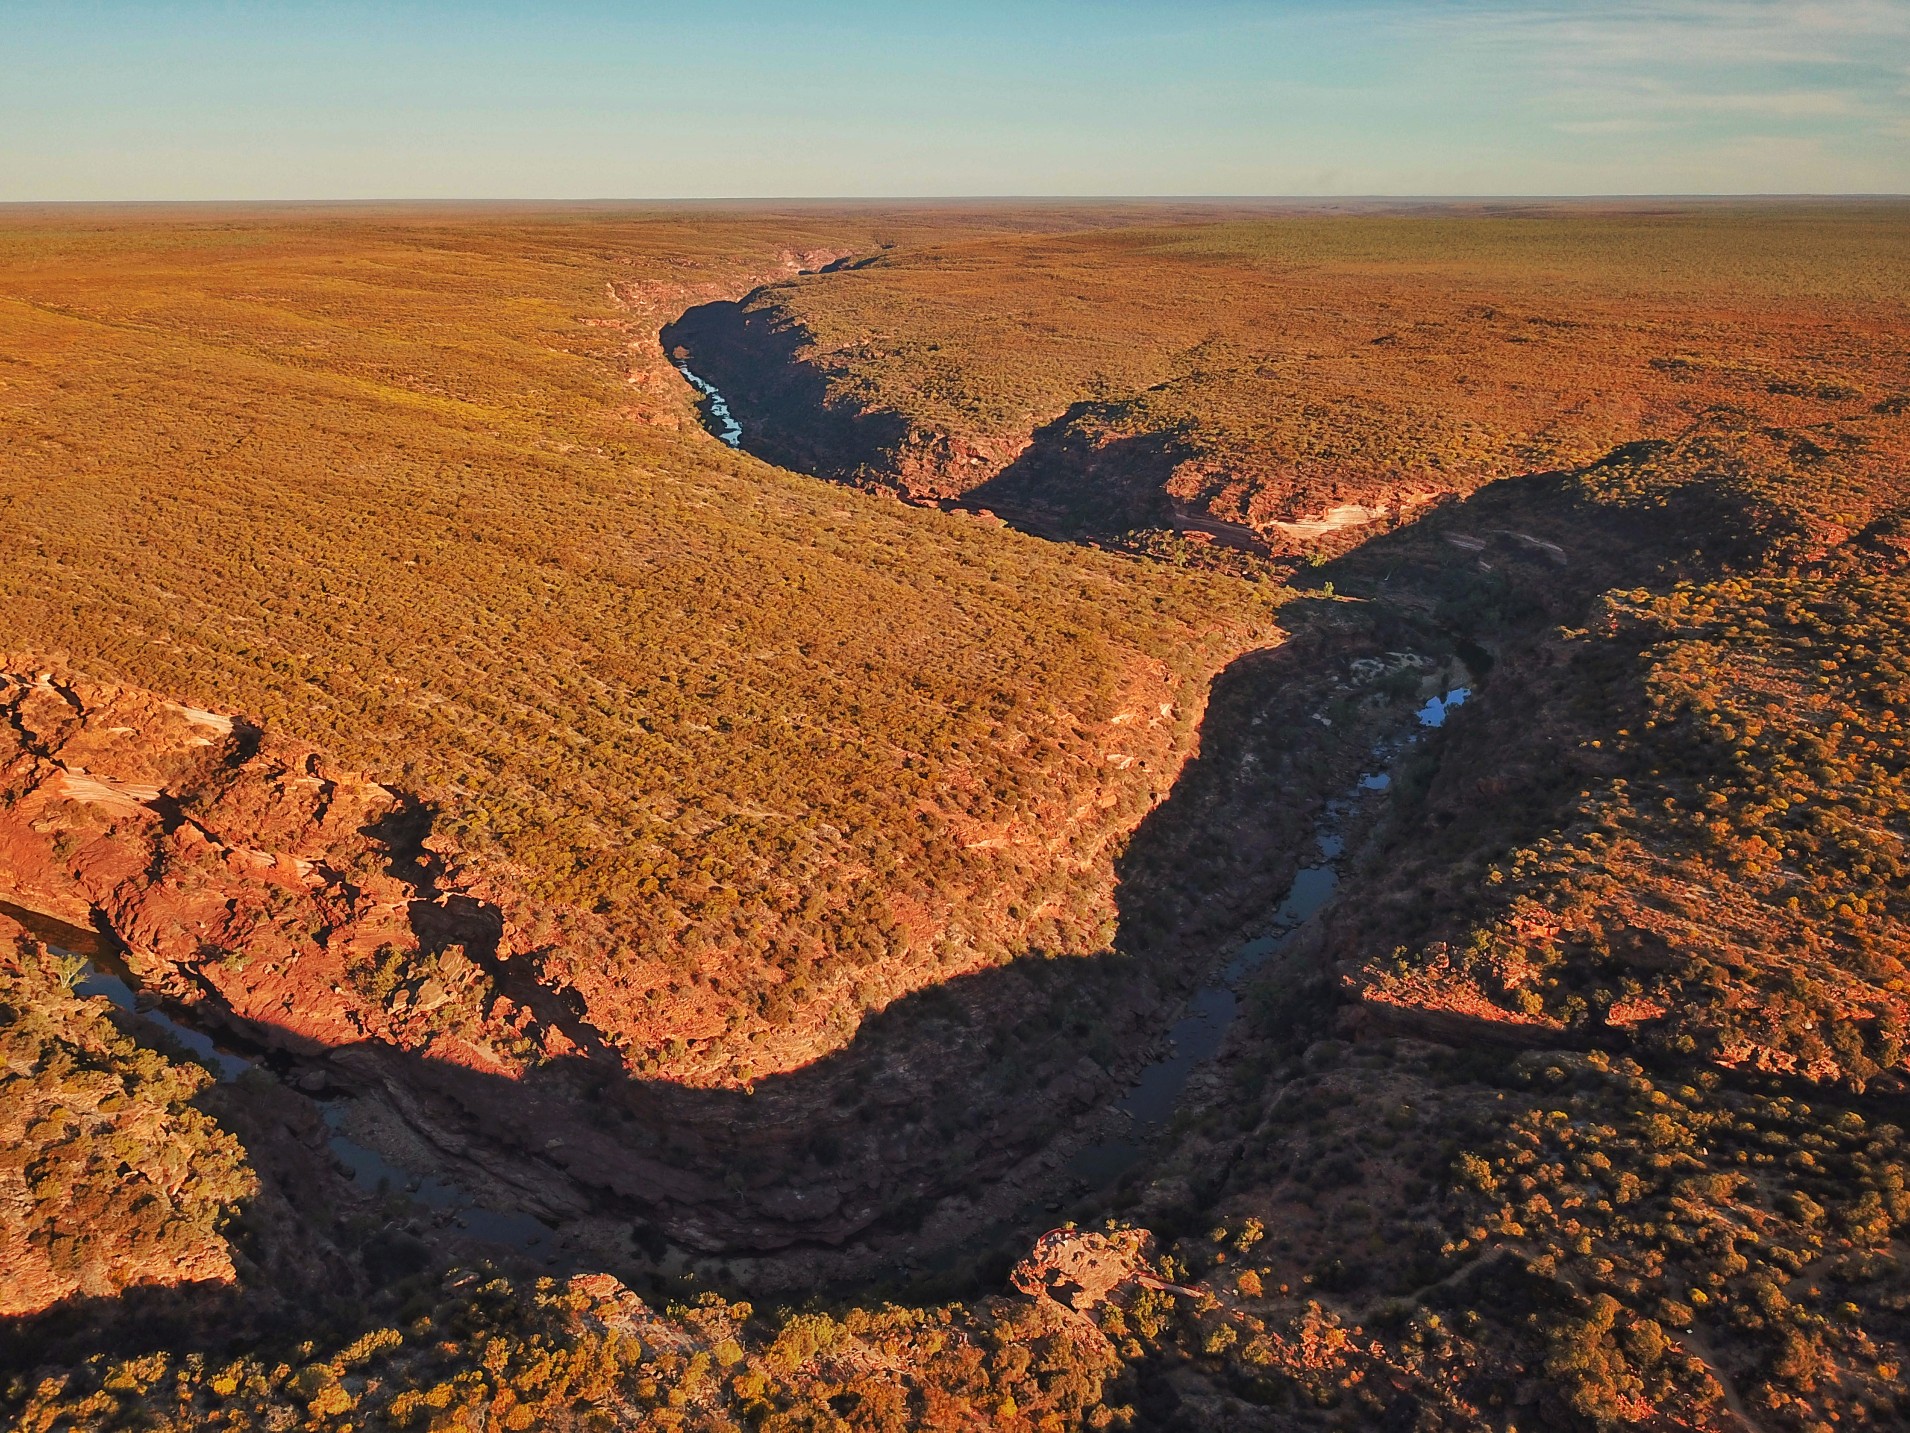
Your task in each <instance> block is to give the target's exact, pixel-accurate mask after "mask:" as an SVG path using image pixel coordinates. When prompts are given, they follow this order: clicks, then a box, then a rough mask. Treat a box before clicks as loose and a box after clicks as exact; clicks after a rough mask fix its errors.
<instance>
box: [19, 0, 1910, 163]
mask: <svg viewBox="0 0 1910 1433" xmlns="http://www.w3.org/2000/svg"><path fill="white" fill-rule="evenodd" d="M1907 190H1910V0H1791V3H1782V0H1630V3H1577V4H1572V3H1555V4H1520V3H1512V0H1416V3H1408V0H1370V3H1367V0H1347V3H1337V4H1335V3H1324V0H1180V3H1171V4H1170V3H1147V2H1146V0H1024V3H1020V4H1011V3H994V0H974V3H962V0H941V3H914V4H904V3H887V4H879V3H863V0H808V3H802V4H796V3H767V0H727V3H722V4H706V3H701V0H676V3H670V4H656V3H648V0H625V3H611V0H597V3H530V0H468V3H463V4H437V3H409V0H385V3H380V4H356V3H352V4H344V3H299V0H276V3H263V0H139V3H128V2H127V0H61V3H43V0H0V200H30V199H213V198H234V199H253V198H404V197H417V198H432V197H435V198H460V197H521V198H592V197H629V198H646V197H717V196H838V195H840V196H848V195H872V196H886V195H977V194H1002V195H1012V194H1055V195H1103V194H1583V193H1747V192H1767V193H1768V192H1852V191H1856V192H1904V191H1907Z"/></svg>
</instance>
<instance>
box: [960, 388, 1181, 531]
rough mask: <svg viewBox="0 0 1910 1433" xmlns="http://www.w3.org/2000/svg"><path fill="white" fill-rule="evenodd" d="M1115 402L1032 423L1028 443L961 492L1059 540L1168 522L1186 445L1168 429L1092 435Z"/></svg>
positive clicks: (975, 504) (1076, 407)
mask: <svg viewBox="0 0 1910 1433" xmlns="http://www.w3.org/2000/svg"><path fill="white" fill-rule="evenodd" d="M1118 406H1119V405H1116V404H1109V403H1094V402H1088V403H1076V404H1073V405H1072V406H1071V407H1069V409H1068V411H1067V412H1065V413H1063V414H1062V415H1061V416H1060V417H1059V418H1056V419H1055V420H1054V421H1053V422H1052V423H1044V424H1043V425H1042V426H1041V427H1039V428H1037V429H1035V432H1034V439H1033V441H1032V442H1030V443H1029V445H1028V447H1027V450H1026V451H1025V452H1023V453H1022V454H1021V456H1020V457H1018V458H1016V459H1015V461H1014V462H1012V463H1010V464H1009V465H1008V466H1007V467H1006V468H1003V469H1002V470H1001V472H999V473H997V474H996V475H995V476H994V477H992V478H989V479H988V480H987V481H985V482H982V483H978V484H977V485H976V486H974V487H972V488H970V489H969V490H968V491H967V493H965V494H964V495H963V498H962V505H963V506H964V507H970V508H986V509H988V510H989V511H990V512H993V513H995V514H996V515H997V516H999V517H1001V518H1002V519H1004V520H1005V521H1007V522H1008V523H1010V524H1011V525H1013V526H1015V527H1018V528H1020V529H1021V530H1022V531H1023V532H1030V533H1033V534H1034V535H1035V536H1037V537H1046V538H1053V539H1055V540H1057V541H1062V542H1082V541H1088V540H1091V539H1097V538H1101V539H1106V538H1115V537H1119V536H1120V535H1121V534H1123V533H1125V532H1130V531H1132V530H1133V529H1135V528H1146V527H1167V526H1170V525H1171V524H1172V523H1173V520H1174V507H1173V502H1172V500H1171V499H1170V498H1169V497H1168V495H1167V483H1168V479H1170V478H1172V477H1173V476H1174V469H1175V468H1176V467H1177V466H1179V465H1180V463H1181V462H1183V461H1184V460H1185V459H1186V458H1188V457H1189V456H1190V455H1191V451H1192V450H1191V449H1189V448H1188V447H1187V445H1186V444H1185V443H1184V442H1183V441H1182V440H1181V438H1180V436H1179V435H1178V434H1176V433H1173V432H1158V433H1136V434H1130V435H1128V436H1125V437H1119V438H1106V437H1102V436H1099V435H1097V433H1096V427H1097V420H1101V419H1107V418H1112V417H1114V416H1116V412H1117V409H1118Z"/></svg>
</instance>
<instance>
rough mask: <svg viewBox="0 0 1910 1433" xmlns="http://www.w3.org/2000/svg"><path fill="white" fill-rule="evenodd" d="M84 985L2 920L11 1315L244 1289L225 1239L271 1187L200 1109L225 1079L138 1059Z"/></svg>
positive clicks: (2, 1138) (66, 965) (156, 1058)
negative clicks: (154, 1292)
mask: <svg viewBox="0 0 1910 1433" xmlns="http://www.w3.org/2000/svg"><path fill="white" fill-rule="evenodd" d="M84 969H85V967H84V964H83V963H82V962H81V961H79V960H78V959H76V958H74V957H72V956H65V955H55V954H52V953H49V952H48V951H47V949H46V948H45V947H44V946H42V945H41V944H40V943H39V942H38V941H36V940H33V939H32V938H30V937H28V936H27V935H26V934H25V933H24V932H22V931H21V930H20V929H19V928H18V927H17V926H15V925H13V923H12V922H11V921H9V920H7V919H6V918H5V917H4V916H0V1256H3V1259H0V1262H4V1266H5V1269H6V1278H5V1280H4V1281H0V1314H16V1313H21V1312H37V1311H38V1310H39V1309H41V1308H43V1307H45V1306H46V1305H47V1304H50V1303H53V1302H56V1301H57V1300H60V1299H63V1298H75V1297H85V1298H98V1297H105V1296H110V1295H114V1294H117V1293H119V1292H120V1291H121V1290H123V1289H125V1288H127V1287H129V1286H131V1285H138V1284H146V1283H157V1284H178V1283H190V1282H196V1281H210V1282H222V1281H227V1280H230V1279H231V1278H232V1276H233V1268H232V1260H231V1258H230V1256H229V1254H228V1252H227V1249H226V1245H225V1241H224V1239H223V1238H222V1237H221V1234H220V1231H221V1229H222V1227H223V1226H224V1224H225V1222H226V1220H227V1218H228V1216H229V1215H230V1214H231V1213H232V1212H233V1209H234V1207H235V1205H236V1204H237V1203H238V1202H239V1201H241V1200H243V1199H245V1198H247V1197H248V1196H250V1195H251V1194H252V1192H253V1190H254V1187H255V1183H256V1181H255V1180H254V1178H253V1175H252V1172H251V1170H250V1169H248V1168H247V1167H246V1165H245V1162H244V1151H243V1150H242V1149H241V1148H240V1147H239V1145H238V1143H237V1142H236V1141H235V1140H234V1139H233V1138H232V1137H231V1136H230V1135H229V1134H227V1133H226V1132H225V1131H224V1130H222V1129H220V1128H219V1126H218V1125H217V1124H216V1123H214V1121H213V1120H212V1119H210V1118H209V1117H208V1116H206V1115H204V1114H202V1113H201V1112H200V1111H199V1110H197V1109H195V1108H194V1107H193V1105H192V1100H193V1097H194V1096H195V1095H197V1094H198V1093H199V1092H200V1091H201V1090H203V1089H204V1088H205V1087H206V1086H207V1085H209V1084H210V1083H211V1082H212V1077H211V1076H210V1075H208V1074H207V1073H206V1072H205V1071H204V1070H203V1069H201V1068H200V1067H199V1066H198V1065H195V1064H191V1063H187V1062H184V1061H178V1060H172V1059H168V1058H167V1057H166V1056H164V1055H162V1054H160V1053H158V1052H157V1051H154V1050H151V1049H143V1048H141V1047H140V1046H138V1045H136V1044H135V1043H134V1042H133V1041H132V1040H131V1039H130V1038H128V1036H127V1035H126V1034H124V1033H123V1032H122V1031H121V1030H120V1029H119V1027H118V1025H117V1024H116V1023H115V1020H114V1018H113V1017H112V1015H111V1014H109V1012H110V1010H111V1007H110V1005H109V1004H108V1002H107V1001H106V1000H105V999H104V998H103V997H99V996H93V997H90V998H89V997H85V996H81V995H78V994H76V993H75V992H74V989H73V987H74V985H75V983H76V982H77V980H78V978H79V977H80V975H81V974H83V972H84Z"/></svg>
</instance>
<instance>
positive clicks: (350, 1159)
mask: <svg viewBox="0 0 1910 1433" xmlns="http://www.w3.org/2000/svg"><path fill="white" fill-rule="evenodd" d="M0 915H5V916H8V917H10V918H11V919H13V920H14V921H16V922H18V923H19V924H20V925H21V926H23V927H25V928H26V929H27V930H28V931H30V932H31V933H32V934H33V935H34V936H35V937H36V938H37V939H39V940H40V941H41V942H43V943H44V944H45V945H46V947H47V949H48V950H51V951H54V952H55V953H57V954H60V955H67V956H73V957H76V958H78V959H80V960H84V961H85V962H86V966H85V970H84V972H83V973H82V974H81V975H80V977H79V979H78V980H77V981H75V982H74V985H73V989H74V992H75V993H76V994H79V995H88V996H104V997H105V998H106V999H108V1000H110V1001H112V1003H113V1004H114V1005H117V1006H118V1007H119V1008H120V1009H121V1010H124V1011H125V1012H126V1013H127V1014H129V1015H132V1016H134V1017H135V1018H137V1019H139V1020H141V1021H143V1022H144V1023H145V1024H147V1025H148V1026H150V1027H152V1028H153V1029H154V1030H156V1031H158V1032H160V1034H161V1035H163V1036H164V1038H165V1040H169V1041H171V1042H172V1043H173V1044H175V1045H177V1046H179V1047H180V1048H182V1049H184V1050H186V1051H188V1052H189V1053H190V1054H191V1055H193V1056H194V1057H195V1058H196V1059H197V1060H198V1061H199V1063H200V1064H202V1065H204V1066H205V1067H206V1068H207V1069H208V1070H210V1071H212V1073H213V1074H214V1075H215V1076H217V1078H218V1079H219V1080H220V1081H221V1082H223V1083H227V1084H230V1083H231V1082H233V1081H235V1080H237V1079H239V1078H240V1077H241V1076H242V1075H244V1074H245V1073H246V1072H247V1071H249V1070H254V1069H260V1068H261V1067H263V1068H264V1069H265V1070H266V1072H267V1073H268V1075H272V1074H275V1073H276V1072H274V1071H273V1070H272V1068H271V1066H270V1064H268V1063H267V1061H266V1060H265V1058H264V1057H261V1058H258V1059H252V1058H248V1057H247V1056H245V1055H242V1054H239V1053H238V1052H236V1051H234V1050H232V1049H231V1048H229V1047H228V1046H226V1045H224V1044H221V1043H219V1042H218V1041H215V1040H214V1039H213V1038H212V1037H211V1036H209V1035H207V1034H205V1033H204V1032H203V1031H200V1030H194V1029H192V1028H191V1027H190V1026H187V1025H182V1024H180V1023H179V1022H178V1021H177V1020H175V1019H173V1018H172V1017H171V1016H170V1015H168V1014H167V1013H166V1012H165V1011H163V1010H161V1009H159V1008H158V1007H157V1006H155V1005H153V1004H152V1003H151V1002H150V1001H142V1000H141V999H140V998H139V996H138V994H137V993H136V991H135V989H134V982H133V977H132V973H131V971H129V970H128V969H127V968H126V966H125V964H124V963H123V962H122V961H121V960H120V959H119V955H118V953H117V951H116V950H115V949H114V947H113V946H112V944H111V943H110V942H109V941H107V940H106V938H105V937H104V936H101V935H100V934H99V933H98V932H97V931H90V930H87V929H85V928H84V927H81V926H75V925H68V924H67V923H66V922H65V921H61V920H56V919H54V918H53V917H52V916H47V915H42V914H40V912H38V911H35V910H29V909H27V908H26V907H24V906H16V905H13V904H11V903H9V902H6V901H0ZM288 1083H290V1081H288ZM294 1088H296V1086H294ZM300 1093H303V1091H301V1092H300ZM308 1098H315V1099H316V1102H317V1104H318V1107H319V1113H320V1115H321V1116H322V1117H323V1119H324V1121H325V1127H326V1129H327V1130H329V1131H330V1135H329V1137H328V1139H327V1141H326V1143H327V1146H328V1147H329V1148H330V1150H331V1152H332V1156H333V1158H335V1159H336V1160H337V1161H338V1165H339V1168H340V1169H341V1170H342V1171H343V1172H344V1173H345V1174H346V1175H347V1176H348V1177H349V1178H350V1179H351V1182H352V1184H353V1186H354V1187H356V1188H357V1189H359V1190H361V1191H363V1192H364V1193H366V1194H402V1195H404V1196H405V1197H406V1198H408V1199H411V1200H413V1201H414V1202H416V1203H418V1204H421V1205H423V1206H424V1207H425V1208H427V1209H429V1210H432V1211H434V1212H436V1213H438V1214H441V1215H443V1216H444V1217H445V1218H446V1219H447V1220H448V1221H449V1222H450V1223H451V1224H452V1225H453V1226H454V1227H456V1228H457V1229H459V1230H460V1231H462V1232H463V1233H465V1234H467V1235H469V1236H470V1237H472V1238H474V1239H482V1240H484V1241H485V1242H487V1243H492V1244H503V1245H507V1246H509V1247H510V1248H513V1249H520V1250H524V1251H526V1252H541V1251H542V1250H544V1249H545V1248H547V1247H548V1246H549V1244H550V1242H551V1231H550V1230H549V1229H547V1228H546V1227H545V1226H544V1224H543V1223H542V1222H541V1221H540V1220H538V1219H536V1218H534V1217H533V1216H531V1215H529V1214H519V1213H514V1212H510V1211H507V1210H499V1209H486V1208H483V1207H482V1206H481V1205H479V1203H478V1202H477V1199H476V1197H475V1196H474V1195H472V1194H471V1193H470V1191H469V1190H466V1189H463V1188H461V1187H460V1186H458V1185H456V1184H452V1183H449V1182H448V1181H445V1180H442V1179H437V1178H435V1177H433V1176H430V1175H417V1174H412V1173H410V1172H409V1171H407V1170H404V1169H401V1168H399V1167H398V1166H397V1165H395V1164H393V1163H391V1162H390V1161H389V1160H387V1159H386V1158H385V1157H384V1156H383V1155H381V1154H379V1153H378V1152H377V1151H376V1150H374V1149H371V1148H369V1147H368V1146H366V1145H363V1144H360V1143H359V1142H358V1141H357V1140H354V1139H352V1138H351V1137H350V1136H349V1135H347V1134H345V1133H344V1126H345V1123H346V1121H347V1119H348V1118H349V1115H350V1112H351V1106H352V1097H351V1096H349V1095H333V1096H330V1097H328V1098H318V1097H308Z"/></svg>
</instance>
